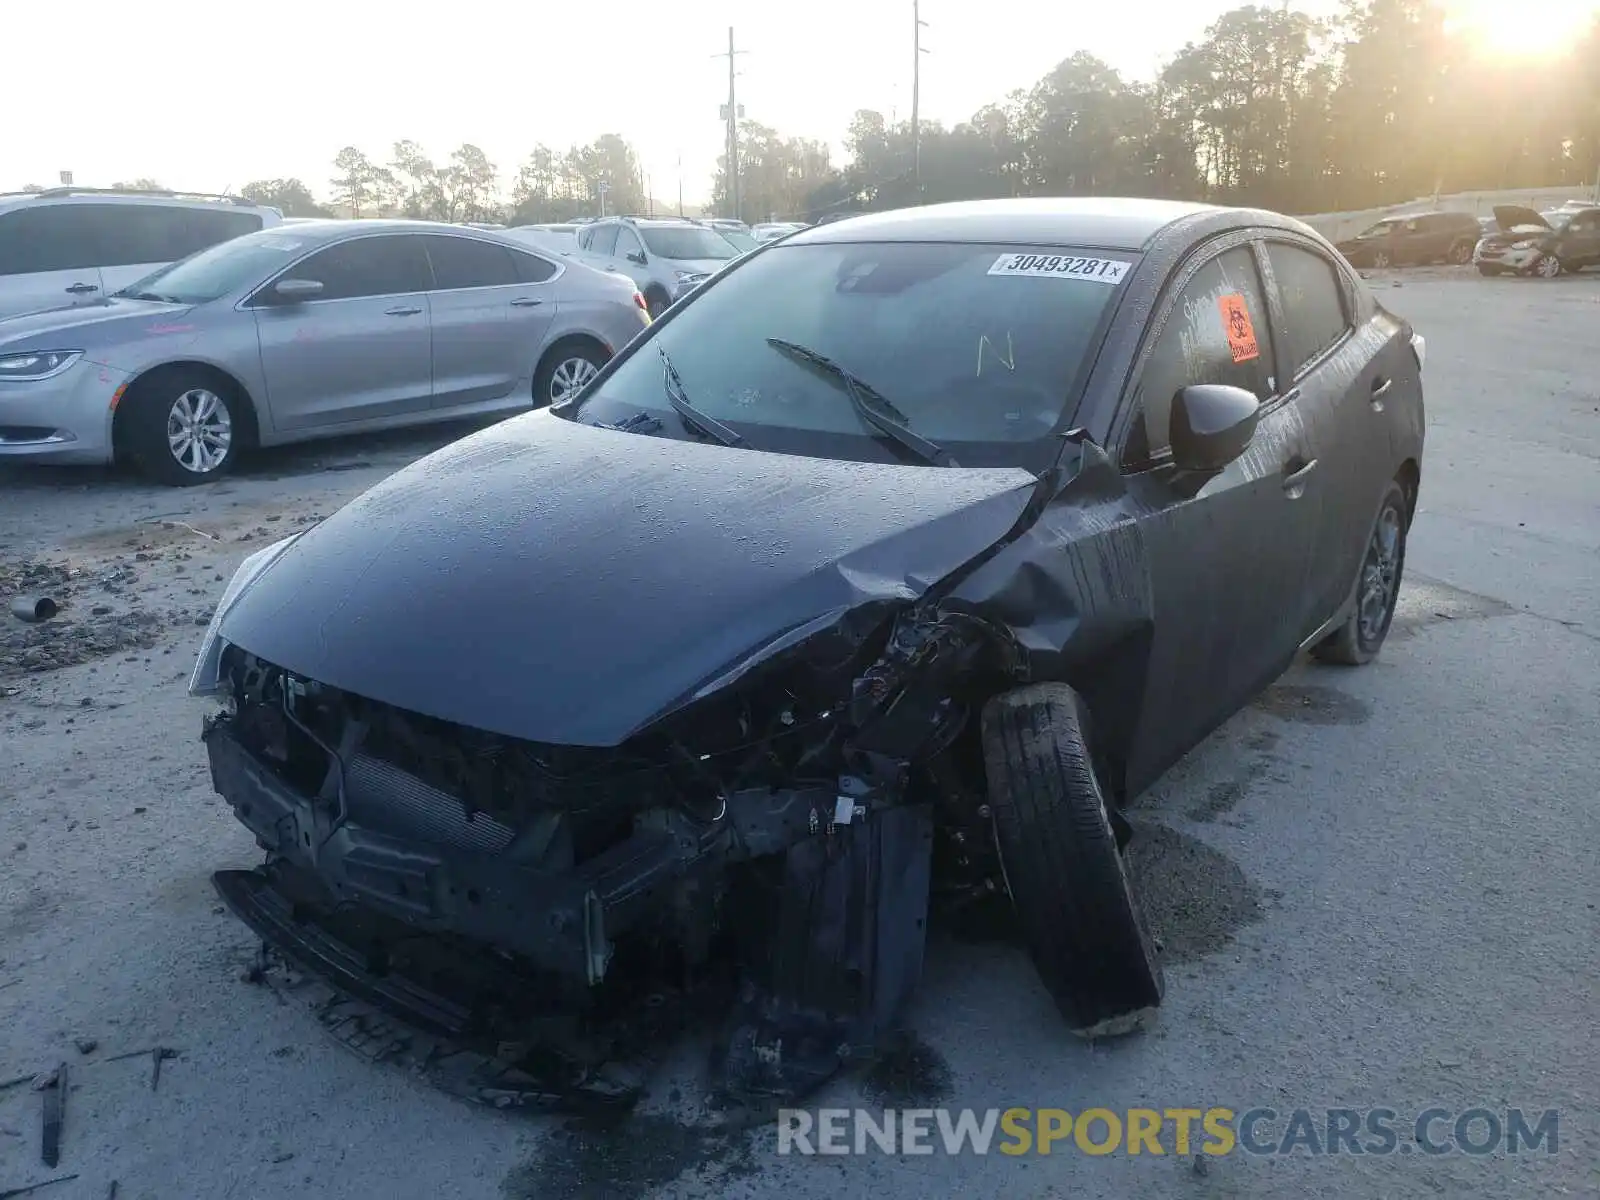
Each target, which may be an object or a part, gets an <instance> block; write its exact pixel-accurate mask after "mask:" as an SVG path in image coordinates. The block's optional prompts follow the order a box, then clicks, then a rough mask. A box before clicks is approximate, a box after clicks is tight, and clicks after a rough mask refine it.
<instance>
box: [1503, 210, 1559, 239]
mask: <svg viewBox="0 0 1600 1200" xmlns="http://www.w3.org/2000/svg"><path fill="white" fill-rule="evenodd" d="M1494 219H1495V224H1497V225H1499V226H1500V228H1501V229H1503V230H1505V231H1506V232H1507V233H1509V232H1511V231H1512V230H1514V229H1516V228H1517V227H1518V226H1522V227H1524V228H1532V229H1553V228H1554V226H1552V225H1551V224H1550V222H1549V221H1546V220H1545V219H1544V217H1543V216H1541V215H1540V214H1539V213H1537V212H1535V211H1534V210H1533V209H1531V208H1524V207H1523V206H1522V205H1520V204H1497V205H1495V209H1494Z"/></svg>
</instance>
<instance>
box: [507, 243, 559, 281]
mask: <svg viewBox="0 0 1600 1200" xmlns="http://www.w3.org/2000/svg"><path fill="white" fill-rule="evenodd" d="M511 257H512V259H513V261H515V263H516V264H517V281H518V282H519V283H543V282H544V281H545V280H547V279H549V278H551V277H552V276H554V275H555V273H556V265H555V263H553V262H549V261H547V260H546V259H543V258H540V257H539V256H538V255H537V254H524V253H522V251H520V250H513V251H512V252H511Z"/></svg>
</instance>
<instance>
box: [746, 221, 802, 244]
mask: <svg viewBox="0 0 1600 1200" xmlns="http://www.w3.org/2000/svg"><path fill="white" fill-rule="evenodd" d="M804 228H805V225H804V224H802V223H801V222H799V221H767V222H764V223H762V224H760V225H752V226H750V233H751V236H753V237H754V238H755V239H756V241H758V242H770V241H773V240H775V239H777V238H781V237H785V236H787V235H788V234H791V233H794V232H795V231H797V230H800V229H804Z"/></svg>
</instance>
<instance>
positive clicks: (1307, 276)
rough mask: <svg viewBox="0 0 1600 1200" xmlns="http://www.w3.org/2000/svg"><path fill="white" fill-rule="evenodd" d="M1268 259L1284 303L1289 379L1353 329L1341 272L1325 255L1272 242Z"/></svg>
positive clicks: (1269, 246) (1268, 245)
mask: <svg viewBox="0 0 1600 1200" xmlns="http://www.w3.org/2000/svg"><path fill="white" fill-rule="evenodd" d="M1267 257H1268V259H1269V260H1270V261H1271V263H1272V274H1273V277H1274V279H1275V280H1276V282H1277V285H1278V295H1279V297H1280V298H1281V299H1282V301H1283V323H1284V352H1285V354H1286V355H1287V357H1288V362H1289V378H1291V379H1294V378H1296V377H1297V376H1298V375H1299V374H1300V369H1301V368H1302V367H1304V366H1305V365H1306V364H1307V363H1308V362H1310V361H1311V360H1312V359H1314V358H1316V357H1317V356H1318V355H1319V354H1321V353H1322V352H1323V351H1324V350H1326V349H1328V347H1330V346H1332V345H1333V344H1334V343H1335V342H1337V341H1338V340H1339V339H1340V338H1342V337H1344V335H1345V331H1346V330H1347V329H1349V327H1350V322H1349V321H1348V320H1347V319H1346V318H1345V308H1344V287H1343V285H1342V284H1341V283H1340V281H1339V273H1338V272H1337V271H1336V270H1335V269H1334V266H1333V264H1332V263H1330V262H1329V261H1328V260H1327V259H1325V258H1323V257H1322V255H1320V254H1317V253H1314V252H1313V251H1310V250H1307V249H1305V248H1303V247H1301V246H1291V245H1289V244H1288V243H1287V242H1268V243H1267Z"/></svg>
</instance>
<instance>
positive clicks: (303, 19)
mask: <svg viewBox="0 0 1600 1200" xmlns="http://www.w3.org/2000/svg"><path fill="white" fill-rule="evenodd" d="M1291 5H1292V7H1295V8H1298V9H1301V10H1303V11H1308V12H1313V13H1315V14H1317V15H1323V14H1326V13H1327V12H1329V11H1331V10H1332V9H1333V8H1334V7H1335V3H1334V0H1291ZM1597 5H1600V0H1524V2H1523V3H1520V4H1516V5H1511V4H1507V3H1506V2H1505V0H1447V6H1449V7H1451V8H1452V9H1453V10H1454V11H1456V12H1457V13H1458V14H1460V15H1461V16H1462V17H1463V18H1464V19H1465V20H1467V21H1468V23H1470V24H1472V25H1474V26H1475V27H1476V28H1478V30H1479V31H1480V33H1482V34H1483V35H1484V36H1491V35H1496V34H1498V35H1500V36H1502V37H1511V38H1512V39H1513V41H1514V42H1515V43H1516V48H1517V49H1518V50H1520V51H1524V52H1527V53H1529V54H1531V55H1532V54H1537V53H1538V52H1541V51H1547V50H1550V49H1552V48H1555V47H1559V46H1560V45H1561V44H1562V35H1563V31H1564V30H1570V29H1572V28H1573V27H1575V26H1577V25H1578V24H1580V23H1581V22H1582V20H1583V18H1584V17H1585V16H1587V15H1588V14H1589V13H1592V12H1594V11H1596V9H1597ZM1235 6H1236V4H1235V3H1234V2H1230V0H1117V2H1116V3H1110V4H1104V3H1091V2H1088V0H921V13H922V19H923V20H924V21H926V22H927V28H925V29H924V30H923V31H922V37H923V45H924V46H925V47H926V48H927V50H928V51H929V53H927V54H925V55H924V56H923V58H922V65H923V69H922V89H921V95H922V99H921V108H922V115H923V117H924V118H925V119H937V120H941V121H944V122H945V123H947V124H953V123H954V122H956V121H960V120H964V119H966V118H967V117H969V116H971V115H972V113H973V112H975V111H976V110H977V109H978V108H980V107H982V106H983V105H984V104H987V103H989V102H990V101H994V100H999V99H1001V98H1003V97H1004V96H1005V95H1006V94H1007V93H1008V92H1010V91H1012V90H1013V89H1015V88H1021V87H1029V86H1032V84H1034V83H1035V82H1036V81H1037V80H1038V79H1039V78H1040V77H1041V76H1043V75H1044V74H1045V73H1046V72H1048V71H1049V70H1050V68H1051V67H1053V66H1054V65H1055V64H1056V63H1058V62H1060V61H1061V60H1062V59H1064V58H1066V57H1068V56H1069V55H1071V54H1072V53H1074V52H1075V51H1078V50H1087V51H1089V52H1091V53H1093V54H1096V55H1098V56H1099V57H1101V58H1103V59H1105V60H1106V61H1107V62H1109V63H1110V64H1111V65H1112V66H1114V67H1117V68H1118V69H1119V70H1121V71H1122V72H1124V73H1125V74H1126V75H1128V76H1130V77H1135V78H1148V77H1150V76H1152V75H1153V74H1154V73H1155V72H1156V71H1157V70H1159V68H1160V67H1161V65H1162V64H1163V63H1164V62H1165V61H1166V60H1167V59H1169V58H1170V57H1171V56H1172V54H1173V53H1175V52H1176V51H1177V50H1179V49H1181V48H1182V46H1183V45H1184V43H1185V42H1188V41H1191V40H1195V39H1198V38H1199V37H1200V36H1202V34H1203V32H1204V29H1205V27H1206V26H1207V25H1208V24H1209V23H1210V22H1211V21H1213V20H1214V19H1215V18H1216V17H1217V16H1218V15H1219V14H1220V13H1222V12H1224V11H1226V10H1227V9H1229V8H1232V7H1235ZM7 8H8V11H7V13H6V20H5V25H6V35H5V41H6V42H7V43H8V44H10V45H12V46H48V45H58V44H61V35H62V33H64V32H67V31H68V30H69V28H70V34H71V37H70V41H69V43H68V44H69V45H70V52H69V53H67V54H66V56H65V57H62V56H60V55H55V54H24V55H14V56H8V58H7V61H6V63H5V66H4V68H3V69H0V113H5V114H6V115H7V119H6V121H5V126H6V129H5V133H4V136H3V137H0V190H12V189H16V188H20V187H22V186H23V185H25V184H30V183H38V184H47V185H48V184H54V183H56V182H57V181H58V173H59V172H61V171H63V170H70V171H72V172H73V174H74V181H75V182H76V183H78V184H80V185H90V186H106V185H109V184H111V183H113V182H116V181H119V180H127V179H132V178H138V177H147V178H153V179H156V180H158V181H160V182H161V183H163V184H164V185H166V186H168V187H174V188H187V189H192V190H198V191H223V190H228V189H235V190H236V189H238V188H240V187H242V186H244V185H245V184H246V183H248V182H250V181H251V180H254V179H261V178H273V177H285V176H295V177H298V178H300V179H302V180H303V181H304V182H305V183H307V184H308V185H309V186H310V187H311V189H312V191H313V192H315V193H317V194H318V195H319V196H326V195H327V194H328V192H329V191H330V185H329V179H330V177H331V176H332V174H333V171H332V166H331V163H332V159H333V157H334V155H335V154H337V153H338V151H339V149H340V148H341V147H343V146H345V145H355V146H358V147H360V148H361V149H362V150H364V151H365V152H366V153H367V154H368V155H369V156H371V157H373V158H374V159H376V160H378V161H386V160H387V159H388V158H389V157H390V147H391V146H392V144H393V143H394V142H395V141H397V140H399V139H401V138H411V139H414V140H416V141H418V142H420V143H422V145H423V146H424V147H425V148H426V149H427V150H428V151H429V153H431V154H432V155H433V156H434V157H435V159H436V160H443V159H444V158H446V157H447V156H448V155H449V153H450V151H451V150H452V149H454V148H455V147H456V146H457V145H459V144H461V143H462V142H472V143H474V144H476V145H478V146H479V147H481V148H482V149H483V150H484V151H485V152H486V153H487V154H488V156H489V159H490V161H491V162H493V163H495V164H496V165H497V166H498V167H499V169H500V173H501V176H502V180H503V181H504V183H505V184H506V186H507V187H508V188H509V184H510V181H511V179H512V178H513V177H514V176H515V174H516V169H517V166H518V165H519V164H520V163H521V162H522V160H523V159H525V158H526V157H527V154H528V152H529V150H531V149H532V148H533V146H534V145H536V144H538V143H540V142H543V143H545V144H547V145H550V146H553V147H555V148H557V149H565V148H566V147H567V146H569V145H572V144H574V143H583V142H588V141H592V140H593V139H594V138H595V137H597V136H599V135H600V134H602V133H608V132H611V133H619V134H621V135H622V136H623V137H625V138H627V139H628V140H629V141H630V142H632V143H633V145H634V146H635V148H636V149H637V150H638V151H639V153H640V156H641V158H642V160H643V163H644V167H645V171H646V173H647V175H648V176H649V183H650V188H651V191H652V192H653V194H654V195H655V196H656V197H657V198H658V199H661V200H666V201H669V202H671V201H674V200H675V199H676V197H677V194H678V186H679V179H680V168H679V163H680V161H681V163H682V167H681V178H682V186H683V194H684V198H685V200H686V201H687V202H688V203H691V204H693V203H696V202H698V201H701V200H703V199H704V198H705V197H706V195H707V194H708V192H709V188H710V177H711V174H712V172H713V171H714V169H715V165H716V159H717V156H718V155H719V154H720V153H721V151H722V144H723V125H722V123H721V120H720V118H719V115H718V107H719V105H721V104H722V103H723V102H725V101H726V99H727V91H728V63H727V59H726V58H717V57H715V56H716V55H718V54H719V53H725V52H726V50H727V45H728V27H729V26H730V25H732V26H733V27H734V37H735V43H736V48H737V49H739V50H740V51H742V52H743V53H741V54H740V55H739V56H738V57H737V59H736V62H737V69H738V71H739V75H738V78H737V79H736V85H737V90H738V96H739V102H740V103H741V104H742V105H743V106H744V110H745V116H746V119H749V120H757V121H760V122H762V123H763V124H766V125H770V126H772V127H774V128H776V129H777V130H778V131H779V132H780V133H783V134H787V135H797V136H805V137H813V138H818V139H821V140H824V141H827V142H829V143H831V144H833V145H834V146H835V147H836V152H835V153H836V161H840V162H842V161H843V159H844V154H843V150H842V146H841V143H842V139H843V136H844V132H845V128H846V126H847V125H848V124H849V121H850V118H851V116H852V115H853V114H854V112H855V111H856V110H857V109H859V108H875V109H878V110H879V111H881V112H883V113H884V114H885V116H898V117H900V118H902V119H903V118H905V117H907V116H909V114H910V109H911V74H912V57H913V55H912V0H811V3H809V4H799V5H788V4H784V5H777V4H762V5H757V4H752V3H749V2H748V0H746V2H745V3H737V2H734V0H672V2H671V3H661V2H660V0H611V2H610V3H608V4H605V5H602V6H597V7H596V8H594V9H586V8H581V7H579V6H576V5H562V4H552V3H550V2H549V0H546V2H545V3H543V4H535V3H528V2H526V0H524V2H523V3H521V4H514V3H508V2H504V0H498V2H497V0H477V2H475V3H473V4H470V5H460V6H456V7H452V6H448V5H425V4H417V5H415V6H411V5H404V6H402V5H391V4H385V5H381V6H380V5H379V4H377V3H374V2H372V0H366V2H364V3H362V2H355V3H350V2H347V3H345V4H342V5H341V4H338V3H328V2H327V0H323V2H322V3H317V4H311V3H307V2H306V0H274V2H273V3H271V4H268V5H264V6H263V5H251V4H246V5H228V4H219V3H217V2H216V0H145V2H144V3H140V4H129V3H127V2H126V0H78V3H76V4H74V5H73V6H72V7H71V13H72V17H71V21H70V24H69V22H68V21H67V19H66V18H65V16H64V15H62V14H64V13H65V12H66V11H67V10H65V9H54V10H52V8H51V6H49V5H44V4H17V5H8V6H7ZM541 10H542V11H541Z"/></svg>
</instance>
